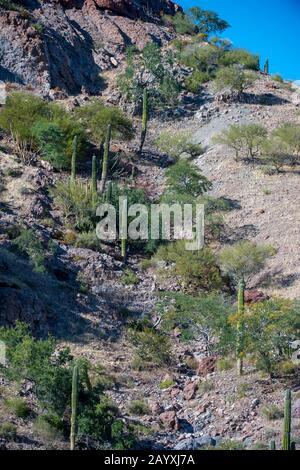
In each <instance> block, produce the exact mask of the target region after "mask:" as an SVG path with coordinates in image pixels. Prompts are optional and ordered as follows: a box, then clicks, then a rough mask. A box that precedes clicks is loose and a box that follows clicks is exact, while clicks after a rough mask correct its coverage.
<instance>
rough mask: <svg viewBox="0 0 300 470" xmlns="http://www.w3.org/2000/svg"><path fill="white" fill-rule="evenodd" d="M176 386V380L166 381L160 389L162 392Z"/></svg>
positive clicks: (161, 384) (160, 385)
mask: <svg viewBox="0 0 300 470" xmlns="http://www.w3.org/2000/svg"><path fill="white" fill-rule="evenodd" d="M174 385H175V382H174V380H172V379H166V380H163V381H162V382H160V384H159V388H160V389H161V390H167V389H168V388H171V387H174Z"/></svg>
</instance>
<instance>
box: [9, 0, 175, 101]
mask: <svg viewBox="0 0 300 470" xmlns="http://www.w3.org/2000/svg"><path fill="white" fill-rule="evenodd" d="M30 5H31V6H28V11H26V12H25V13H24V12H19V11H10V10H6V9H3V8H0V13H1V14H0V80H5V81H9V82H17V83H20V84H23V85H27V86H31V87H33V88H35V89H38V90H39V91H41V92H42V93H43V94H44V95H48V94H49V92H50V89H51V88H52V89H54V88H56V89H61V90H63V91H64V92H65V93H66V94H77V93H80V92H82V91H85V92H88V93H91V94H97V93H99V91H100V90H101V87H102V80H101V72H103V71H104V70H106V69H109V68H112V67H116V66H118V64H119V63H120V62H121V61H122V60H123V58H124V51H125V49H126V47H127V46H129V45H132V44H135V45H136V46H137V47H139V48H142V47H143V46H144V45H145V44H146V43H147V42H149V41H155V42H157V43H160V44H164V43H166V42H167V41H169V40H170V39H171V38H172V37H173V33H172V32H171V31H169V30H168V28H166V27H164V26H163V25H162V24H161V17H160V15H161V14H163V13H167V14H174V13H175V12H176V10H177V9H178V8H179V7H177V6H176V5H175V4H174V3H173V2H171V1H170V0H159V1H151V2H149V1H146V0H140V1H133V0H44V1H42V2H40V3H36V4H34V3H33V4H31V3H30ZM147 5H148V7H147Z"/></svg>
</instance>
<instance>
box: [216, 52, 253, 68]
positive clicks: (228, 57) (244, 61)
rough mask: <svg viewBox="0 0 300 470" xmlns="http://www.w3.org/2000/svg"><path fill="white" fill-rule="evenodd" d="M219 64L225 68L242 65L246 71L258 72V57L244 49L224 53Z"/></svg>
mask: <svg viewBox="0 0 300 470" xmlns="http://www.w3.org/2000/svg"><path fill="white" fill-rule="evenodd" d="M220 63H221V64H222V65H224V66H225V67H230V66H232V65H243V66H244V67H245V68H246V69H249V70H255V71H257V72H258V71H259V56H258V55H254V54H251V53H250V52H249V51H247V50H246V49H232V50H230V51H227V52H225V54H224V55H223V56H222V58H221V59H220Z"/></svg>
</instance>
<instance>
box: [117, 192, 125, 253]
mask: <svg viewBox="0 0 300 470" xmlns="http://www.w3.org/2000/svg"><path fill="white" fill-rule="evenodd" d="M119 204H120V205H119V211H120V238H121V256H122V258H123V259H124V261H125V260H126V252H127V243H126V242H127V199H125V198H124V197H123V198H120V199H119Z"/></svg>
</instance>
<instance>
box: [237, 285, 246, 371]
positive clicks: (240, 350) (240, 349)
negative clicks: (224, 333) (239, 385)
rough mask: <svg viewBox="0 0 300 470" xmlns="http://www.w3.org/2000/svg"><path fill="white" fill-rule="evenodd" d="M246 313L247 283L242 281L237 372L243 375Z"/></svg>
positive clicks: (239, 298)
mask: <svg viewBox="0 0 300 470" xmlns="http://www.w3.org/2000/svg"><path fill="white" fill-rule="evenodd" d="M244 311H245V281H244V279H241V280H240V282H239V287H238V324H237V345H236V355H237V371H238V374H239V375H243V324H242V318H243V315H244Z"/></svg>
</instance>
